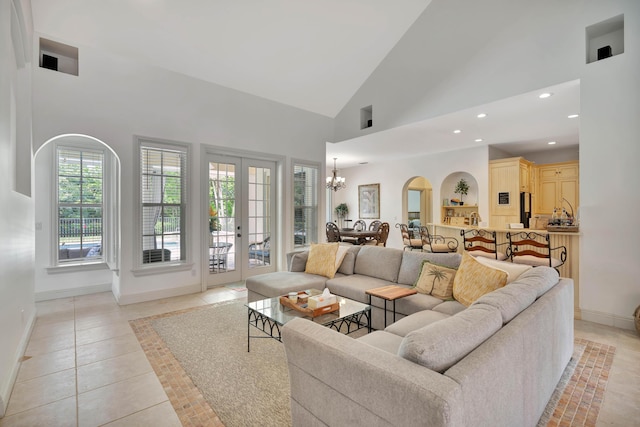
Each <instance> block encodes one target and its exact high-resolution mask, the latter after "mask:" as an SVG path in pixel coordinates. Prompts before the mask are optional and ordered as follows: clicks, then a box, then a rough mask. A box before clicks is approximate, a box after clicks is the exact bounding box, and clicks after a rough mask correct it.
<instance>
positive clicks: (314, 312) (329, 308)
mask: <svg viewBox="0 0 640 427" xmlns="http://www.w3.org/2000/svg"><path fill="white" fill-rule="evenodd" d="M298 295H299V296H298V302H293V301H291V300H290V299H289V296H288V295H283V296H281V297H280V304H282V305H284V306H285V307H289V308H291V309H294V310H296V311H299V312H300V313H304V314H305V315H307V316H309V317H317V316H322V315H323V314H327V313H333V312H334V311H338V310H340V304H339V303H337V302H336V303H335V304H330V305H325V306H324V307H320V308H316V309H313V308H308V307H302V305H303V304H306V303H307V300H308V299H309V295H308V294H307V293H306V292H305V291H300V292H298ZM300 295H305V297H300Z"/></svg>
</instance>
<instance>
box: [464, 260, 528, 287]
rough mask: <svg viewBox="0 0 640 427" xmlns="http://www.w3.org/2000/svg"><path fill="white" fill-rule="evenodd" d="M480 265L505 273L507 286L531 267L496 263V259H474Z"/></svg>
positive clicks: (507, 262) (511, 263)
mask: <svg viewBox="0 0 640 427" xmlns="http://www.w3.org/2000/svg"><path fill="white" fill-rule="evenodd" d="M475 260H476V261H478V262H479V263H480V264H484V265H486V266H489V267H493V268H497V269H498V270H503V271H505V272H506V273H507V284H509V283H511V282H513V281H514V280H516V279H517V278H518V277H520V275H521V274H522V273H524V272H526V271H529V270H531V269H532V268H533V267H531V266H530V265H525V264H516V263H513V262H510V261H498V260H497V259H490V258H481V257H475Z"/></svg>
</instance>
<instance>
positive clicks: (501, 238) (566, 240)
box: [427, 224, 581, 319]
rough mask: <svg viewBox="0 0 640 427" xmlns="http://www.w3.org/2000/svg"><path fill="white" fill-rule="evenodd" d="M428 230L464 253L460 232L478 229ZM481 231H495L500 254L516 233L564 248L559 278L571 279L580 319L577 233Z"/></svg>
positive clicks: (433, 227) (442, 227) (441, 227)
mask: <svg viewBox="0 0 640 427" xmlns="http://www.w3.org/2000/svg"><path fill="white" fill-rule="evenodd" d="M427 225H428V226H429V229H430V231H431V232H432V233H434V234H439V235H441V236H444V237H455V238H456V239H457V240H458V242H459V245H458V252H460V253H462V252H463V251H464V246H463V240H462V236H461V234H460V231H461V230H469V229H472V228H480V227H474V226H469V225H467V226H464V227H462V226H455V225H449V224H427ZM482 229H483V230H487V231H495V232H496V240H497V243H498V244H501V243H504V244H503V245H502V246H498V248H499V249H498V250H499V251H500V252H506V250H507V247H508V246H509V242H508V240H507V233H508V232H511V233H518V232H521V231H535V232H536V233H540V234H549V238H550V241H551V247H552V248H555V247H558V246H565V247H566V248H567V260H566V262H565V263H564V264H563V265H562V266H560V267H559V268H558V270H559V271H560V277H570V278H572V279H573V284H574V304H573V305H574V317H575V318H576V319H580V318H581V314H580V305H579V302H580V235H581V233H579V232H570V231H547V230H534V229H528V228H521V229H517V228H492V227H482Z"/></svg>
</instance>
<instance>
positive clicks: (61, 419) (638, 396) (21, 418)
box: [0, 287, 640, 427]
mask: <svg viewBox="0 0 640 427" xmlns="http://www.w3.org/2000/svg"><path fill="white" fill-rule="evenodd" d="M245 294H246V292H237V291H234V290H232V289H230V288H228V287H219V288H215V289H211V290H208V291H207V292H204V293H199V294H194V295H187V296H180V297H175V298H168V299H163V300H159V301H152V302H145V303H140V304H132V305H128V306H122V307H121V306H118V304H116V302H115V300H114V298H113V295H112V294H111V293H109V292H107V293H100V294H93V295H85V296H80V297H74V298H63V299H58V300H53V301H45V302H40V303H37V309H38V318H37V321H36V325H35V327H34V330H33V333H32V336H31V339H30V341H29V344H28V347H27V351H26V353H25V356H27V357H28V359H26V360H24V361H23V362H22V366H21V367H20V371H19V373H18V377H17V380H16V384H15V386H14V388H13V392H12V394H11V398H10V400H9V404H8V407H7V413H6V415H5V417H4V418H2V419H0V426H1V427H9V426H82V427H84V426H99V425H108V426H146V425H152V426H154V427H164V426H180V421H179V420H178V417H177V415H176V413H175V411H174V410H173V408H172V406H171V404H170V403H169V400H168V398H167V395H166V393H165V391H164V390H163V388H162V386H161V384H160V382H159V380H158V378H157V377H156V375H155V374H154V372H153V370H152V368H151V366H150V364H149V362H148V361H147V359H146V357H145V355H144V353H143V351H142V349H141V347H140V344H139V343H138V341H137V339H136V337H135V335H134V334H133V331H132V329H131V327H130V326H129V323H128V321H129V320H133V319H137V318H140V317H146V316H151V315H154V314H161V313H167V312H171V311H176V310H180V309H184V308H190V307H195V306H201V305H206V304H211V303H215V302H220V301H227V300H231V299H244V298H245V297H246V295H245ZM575 334H576V337H580V338H585V339H588V340H592V341H596V342H601V343H605V344H609V345H613V346H615V347H616V355H615V357H614V360H613V365H612V368H611V371H610V376H609V383H608V386H607V390H606V393H605V398H604V402H603V404H602V407H601V410H600V416H599V418H598V423H597V425H599V426H634V425H639V424H640V421H638V420H640V337H638V335H637V334H636V333H635V331H627V330H622V329H617V328H612V327H608V326H603V325H598V324H595V323H590V322H584V321H576V323H575Z"/></svg>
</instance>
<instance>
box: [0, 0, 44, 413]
mask: <svg viewBox="0 0 640 427" xmlns="http://www.w3.org/2000/svg"><path fill="white" fill-rule="evenodd" d="M12 3H14V4H15V7H16V8H15V9H12ZM14 10H17V12H18V15H17V16H18V21H19V22H18V24H19V25H20V26H23V28H24V30H26V32H22V31H21V30H19V29H16V28H15V24H16V22H15V21H14V23H13V24H12V22H11V16H12V14H13V13H14ZM12 26H13V29H14V31H17V32H18V34H19V36H20V37H23V38H24V41H25V42H26V43H27V52H26V53H28V46H29V44H30V43H31V42H30V40H29V38H28V37H29V36H30V32H31V6H30V3H29V2H28V1H24V2H20V1H15V2H12V1H9V0H2V1H0V237H1V239H0V328H1V329H0V330H1V332H0V416H2V415H4V412H5V410H6V404H7V401H8V400H9V394H10V392H11V387H12V385H13V382H14V381H15V377H16V375H17V369H18V360H19V359H20V357H21V356H22V354H23V352H24V349H25V347H26V343H27V340H28V338H29V333H30V330H31V328H32V327H33V322H34V321H35V305H34V303H33V292H34V279H33V275H34V270H33V258H34V237H33V236H34V234H33V228H34V225H33V215H34V208H33V206H34V205H33V200H32V199H31V198H30V197H28V196H25V195H24V194H22V193H20V192H18V191H16V190H18V189H19V188H18V182H19V181H20V179H18V180H16V176H19V175H20V173H19V172H18V171H17V167H16V163H15V162H16V158H20V157H21V156H18V155H17V153H19V152H20V151H21V148H22V147H24V145H26V147H27V149H28V148H29V147H30V145H31V139H30V132H28V131H27V132H25V128H22V130H21V131H19V130H18V128H20V126H23V125H24V123H27V124H28V123H30V122H31V101H30V100H31V79H30V77H31V70H30V65H29V64H26V66H24V67H22V68H19V66H18V65H17V62H16V55H18V56H19V55H20V54H21V53H20V52H14V42H16V40H13V38H12ZM14 36H15V33H14ZM18 44H19V43H18ZM18 48H20V47H19V46H18ZM24 53H25V52H22V55H23V59H24ZM26 60H27V61H28V60H29V58H28V55H27V58H26ZM21 124H22V125H21ZM26 129H27V130H29V126H28V125H27V127H26ZM17 135H19V137H18V136H17ZM22 167H23V168H24V169H26V170H27V171H30V170H31V167H30V160H27V164H23V165H22ZM23 178H24V177H23ZM22 182H23V183H24V180H23V181H22ZM26 182H27V183H28V182H30V179H29V177H27V179H26ZM22 190H24V188H23V189H22ZM23 192H27V193H29V191H23Z"/></svg>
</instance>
